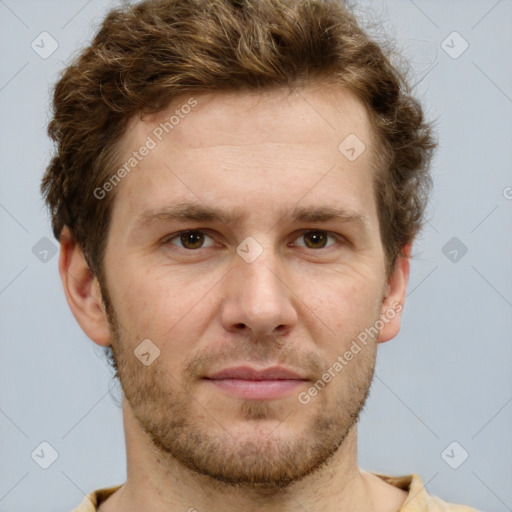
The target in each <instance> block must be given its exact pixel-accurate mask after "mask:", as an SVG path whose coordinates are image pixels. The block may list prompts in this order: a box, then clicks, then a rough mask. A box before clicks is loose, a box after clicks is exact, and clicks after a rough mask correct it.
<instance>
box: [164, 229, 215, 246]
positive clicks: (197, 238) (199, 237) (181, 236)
mask: <svg viewBox="0 0 512 512" xmlns="http://www.w3.org/2000/svg"><path fill="white" fill-rule="evenodd" d="M206 238H210V237H209V236H208V235H207V234H205V233H204V232H202V231H198V230H195V231H182V232H181V233H178V234H177V235H176V236H173V237H172V238H169V239H168V241H167V243H170V244H171V245H178V247H182V248H184V249H188V250H194V249H201V248H202V247H203V244H204V243H205V239H206ZM173 240H179V243H178V244H176V243H173Z"/></svg>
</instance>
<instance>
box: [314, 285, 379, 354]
mask: <svg viewBox="0 0 512 512" xmlns="http://www.w3.org/2000/svg"><path fill="white" fill-rule="evenodd" d="M346 281H348V280H344V281H343V282H340V283H337V284H336V285H331V286H329V287H328V288H327V287H324V288H322V289H321V290H320V289H319V290H317V294H310V296H309V301H304V302H305V304H306V305H307V306H308V308H310V309H309V313H308V316H309V317H310V318H311V326H310V327H311V328H312V329H314V330H318V327H319V326H320V325H324V326H326V327H327V328H328V330H327V331H326V332H327V333H328V335H329V339H331V341H332V344H333V345H334V347H333V348H336V349H339V347H340V344H341V345H345V344H346V343H350V341H351V340H352V339H353V338H355V337H356V336H357V335H358V334H359V333H360V332H361V331H362V330H364V329H365V328H366V327H368V326H370V325H372V324H373V323H374V322H375V320H376V319H377V318H378V316H379V312H380V295H379V290H378V289H377V287H376V286H374V285H372V284H370V282H369V281H368V280H362V279H354V280H352V282H351V283H350V284H348V282H346ZM306 311H307V310H306ZM311 312H313V313H314V314H312V313H311ZM318 318H320V319H321V320H322V322H320V323H319V322H318Z"/></svg>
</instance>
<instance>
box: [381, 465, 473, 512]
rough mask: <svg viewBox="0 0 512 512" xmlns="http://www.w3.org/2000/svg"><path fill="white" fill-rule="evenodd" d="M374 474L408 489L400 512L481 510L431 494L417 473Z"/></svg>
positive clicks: (465, 511)
mask: <svg viewBox="0 0 512 512" xmlns="http://www.w3.org/2000/svg"><path fill="white" fill-rule="evenodd" d="M373 474H374V475H375V476H378V477H379V478H382V480H384V481H385V482H386V483H388V484H390V485H393V486H395V487H398V488H399V489H403V490H404V491H407V497H406V499H405V501H404V503H403V504H402V506H401V507H400V509H399V511H398V512H427V511H428V512H479V511H478V510H477V509H475V508H472V507H469V506H467V505H461V504H456V503H448V502H446V501H444V500H442V499H441V498H440V497H438V496H432V495H430V494H429V493H428V492H427V490H426V488H425V486H424V484H423V481H422V480H421V478H420V476H419V475H418V474H416V473H412V474H410V475H403V476H389V475H383V474H379V473H373Z"/></svg>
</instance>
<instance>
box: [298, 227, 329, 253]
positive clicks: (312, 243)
mask: <svg viewBox="0 0 512 512" xmlns="http://www.w3.org/2000/svg"><path fill="white" fill-rule="evenodd" d="M302 237H303V238H304V240H306V245H307V247H309V248H310V249H323V248H324V247H325V246H326V244H327V238H328V236H327V234H326V233H324V232H323V231H308V232H307V233H304V234H303V235H302Z"/></svg>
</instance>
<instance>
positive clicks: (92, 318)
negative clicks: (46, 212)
mask: <svg viewBox="0 0 512 512" xmlns="http://www.w3.org/2000/svg"><path fill="white" fill-rule="evenodd" d="M59 273H60V278H61V280H62V285H63V287H64V293H65V295H66V300H67V301H68V304H69V307H70V309H71V312H72V313H73V316H74V317H75V319H76V321H77V322H78V323H79V325H80V327H81V328H82V330H83V331H84V332H85V334H86V335H87V336H88V337H89V338H91V340H92V341H94V342H95V343H97V344H98V345H102V346H104V347H106V346H108V345H110V331H109V325H108V320H107V315H106V313H105V309H104V305H103V300H102V298H101V292H100V286H99V283H98V280H97V279H96V277H94V276H93V274H92V272H91V270H90V269H89V266H88V265H87V262H86V261H85V258H84V255H83V252H82V250H81V248H80V247H79V246H78V245H77V243H76V241H75V239H74V237H73V235H72V234H71V232H70V231H69V229H68V228H67V227H65V228H64V229H63V230H62V233H61V236H60V256H59Z"/></svg>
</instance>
